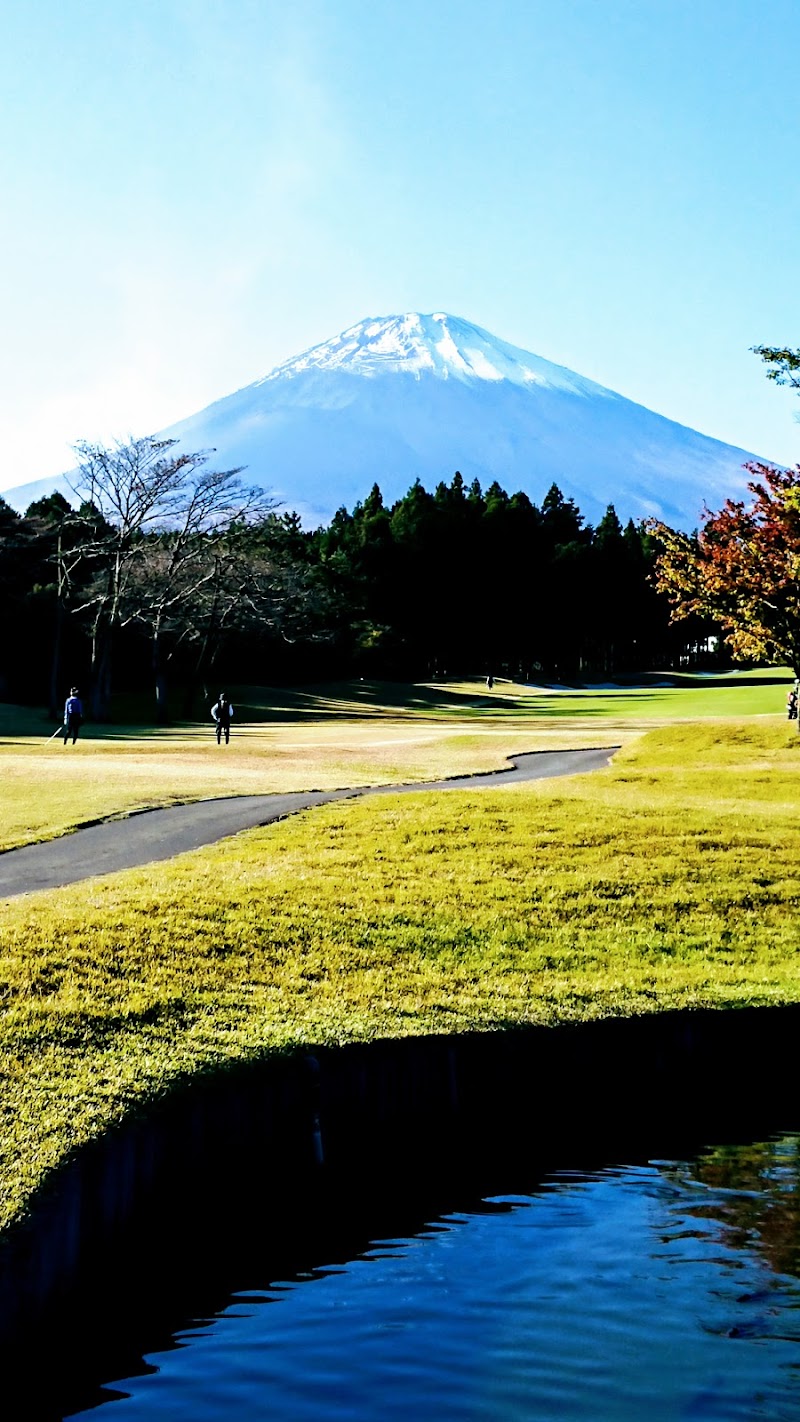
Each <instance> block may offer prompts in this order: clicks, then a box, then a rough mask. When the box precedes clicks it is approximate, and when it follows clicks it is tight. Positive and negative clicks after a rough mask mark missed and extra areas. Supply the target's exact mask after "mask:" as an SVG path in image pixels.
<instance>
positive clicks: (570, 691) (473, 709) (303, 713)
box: [0, 668, 792, 743]
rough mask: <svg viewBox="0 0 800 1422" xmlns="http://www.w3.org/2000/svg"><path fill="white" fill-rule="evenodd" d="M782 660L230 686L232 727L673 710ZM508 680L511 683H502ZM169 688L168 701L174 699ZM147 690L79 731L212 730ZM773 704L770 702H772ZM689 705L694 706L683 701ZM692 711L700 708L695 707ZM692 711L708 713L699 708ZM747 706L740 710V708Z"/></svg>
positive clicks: (774, 678) (3, 729)
mask: <svg viewBox="0 0 800 1422" xmlns="http://www.w3.org/2000/svg"><path fill="white" fill-rule="evenodd" d="M791 680H792V675H791V673H790V672H789V671H787V670H786V669H783V668H775V669H766V670H763V671H757V672H740V673H737V672H720V673H718V674H717V673H698V672H688V671H687V672H663V673H662V672H646V673H641V674H640V675H638V676H630V677H622V676H620V677H617V678H615V679H614V681H613V682H606V683H600V684H595V685H592V684H591V683H590V684H587V685H577V684H576V685H569V684H564V683H560V684H559V685H558V687H557V688H556V687H553V688H552V689H550V688H547V687H546V686H538V685H530V686H524V685H521V684H519V683H513V682H503V683H501V684H500V685H499V686H497V688H496V689H495V691H494V692H488V691H487V690H486V689H485V688H484V687H483V685H482V684H481V683H480V682H479V681H477V680H476V682H475V685H474V689H473V688H471V687H470V685H469V683H466V685H465V683H463V682H461V683H455V684H453V685H447V684H445V683H443V684H442V685H436V684H435V683H427V684H424V683H410V682H387V681H342V682H329V683H325V684H323V685H312V686H306V687H264V686H236V685H234V686H232V687H231V688H230V695H231V699H232V701H233V704H234V707H235V711H236V714H235V718H234V729H236V727H237V726H239V725H259V724H263V723H267V722H272V723H275V722H277V723H280V722H303V721H358V720H380V719H384V718H386V719H392V720H395V721H397V720H405V719H408V720H410V721H436V720H448V721H452V720H456V721H458V720H460V719H463V720H465V721H470V720H485V719H487V718H491V719H493V720H500V721H502V720H507V719H514V720H519V719H525V720H527V719H531V720H539V721H541V720H545V721H551V720H559V719H561V718H563V717H567V716H569V717H574V716H581V717H582V718H583V717H585V718H586V719H595V718H599V717H610V716H615V715H623V714H627V715H631V714H634V715H635V714H636V713H637V707H641V710H642V712H643V713H644V714H645V715H647V714H648V713H652V711H653V709H654V707H655V706H656V705H657V703H658V702H659V701H661V702H664V703H665V704H666V705H667V706H669V709H670V711H671V712H672V714H675V715H680V714H681V710H680V704H679V703H680V698H681V693H682V692H694V693H697V692H710V691H714V690H716V689H725V688H727V689H729V690H734V689H735V690H738V691H746V690H749V689H753V690H755V689H757V688H759V687H772V686H774V687H778V686H784V685H786V684H787V683H789V682H791ZM506 688H508V689H506ZM179 699H180V698H179V693H178V692H177V691H176V694H175V701H176V702H178V701H179ZM149 709H150V702H149V698H146V697H144V696H142V697H136V698H132V697H131V696H121V697H119V698H117V699H116V701H115V706H114V712H115V718H116V719H115V721H114V722H112V723H111V724H102V725H100V724H93V723H91V722H87V723H85V726H84V728H83V735H84V737H85V738H86V739H87V740H93V741H97V740H99V741H130V740H139V739H141V738H142V737H143V736H147V737H148V738H150V737H153V738H154V739H156V740H159V741H165V742H168V741H170V740H176V739H181V738H183V737H185V736H186V735H187V734H194V733H196V732H197V731H198V729H200V728H206V729H208V731H209V734H210V733H211V730H212V726H211V717H210V710H209V708H206V707H201V706H198V707H197V708H196V712H197V714H196V716H194V717H192V718H191V719H186V718H175V719H174V720H173V721H172V722H171V723H170V724H169V725H167V726H156V725H154V723H153V722H152V720H151V719H150V715H149V714H148V713H149ZM776 709H777V703H776ZM687 714H692V711H691V710H690V709H688V708H687ZM694 714H698V713H697V711H696V710H695V711H694ZM699 714H705V715H708V714H712V713H711V712H709V711H707V710H704V711H703V712H700V713H699ZM742 714H746V713H742ZM58 731H59V728H58V727H57V726H56V724H55V723H54V721H53V720H52V719H51V717H50V716H49V715H48V713H47V712H45V711H44V710H42V709H40V708H36V707H29V706H14V705H10V704H8V703H0V743H2V742H5V743H13V742H18V741H19V740H20V739H33V740H38V741H42V742H43V743H44V742H46V741H48V740H51V739H52V740H53V741H56V740H57V737H58Z"/></svg>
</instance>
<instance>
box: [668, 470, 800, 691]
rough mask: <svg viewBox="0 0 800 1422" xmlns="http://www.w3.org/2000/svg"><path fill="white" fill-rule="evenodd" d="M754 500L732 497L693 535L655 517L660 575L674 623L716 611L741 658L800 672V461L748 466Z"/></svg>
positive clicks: (798, 673) (729, 640)
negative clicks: (779, 664) (790, 466)
mask: <svg viewBox="0 0 800 1422" xmlns="http://www.w3.org/2000/svg"><path fill="white" fill-rule="evenodd" d="M745 467H746V468H747V469H748V470H749V472H750V473H751V474H752V475H753V476H754V477H753V479H752V481H751V482H750V483H749V484H748V488H749V490H750V492H751V494H752V496H753V497H752V500H751V501H750V502H749V503H745V502H744V501H743V500H742V501H734V500H733V499H728V500H727V501H726V503H725V504H724V506H723V507H722V508H721V509H720V511H719V512H718V513H711V512H708V511H707V512H706V514H705V516H704V519H703V527H702V529H701V530H700V533H699V534H697V535H694V536H691V537H690V536H689V535H688V534H685V533H679V532H676V530H675V529H672V528H668V527H667V525H666V524H662V523H653V524H652V525H651V527H652V531H653V533H654V534H655V536H656V538H657V539H658V540H659V541H660V543H661V545H662V550H663V551H662V552H661V554H660V556H659V558H658V560H657V563H656V570H655V578H656V585H657V587H658V589H659V591H660V592H663V593H665V594H666V596H667V597H668V598H669V600H670V602H671V604H672V614H671V618H672V621H673V622H677V621H680V620H681V619H682V618H684V617H689V616H690V615H691V614H692V613H700V614H702V615H705V616H710V617H713V618H714V620H715V621H716V622H718V623H719V625H720V626H721V627H722V628H723V631H724V633H725V640H726V642H727V643H728V646H729V647H730V649H731V651H732V653H733V655H734V658H736V660H738V661H769V662H788V664H789V665H790V666H791V667H792V669H793V671H794V674H795V676H797V677H800V466H798V468H797V469H795V470H785V469H776V468H773V467H772V466H771V465H769V464H748V465H746V466H745Z"/></svg>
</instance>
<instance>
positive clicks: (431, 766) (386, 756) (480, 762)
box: [0, 672, 788, 849]
mask: <svg viewBox="0 0 800 1422" xmlns="http://www.w3.org/2000/svg"><path fill="white" fill-rule="evenodd" d="M786 676H788V673H782V672H761V673H758V674H755V673H754V674H748V673H737V674H735V675H734V676H731V677H723V678H721V679H720V680H719V681H718V680H715V679H709V678H703V677H697V676H688V675H686V676H682V675H677V676H675V675H673V676H672V677H671V678H670V681H669V684H665V685H661V684H660V680H661V679H660V678H658V677H650V678H649V679H648V680H647V682H646V684H645V685H635V686H634V685H632V686H617V687H610V688H608V687H606V688H602V689H591V688H589V689H584V690H578V691H564V692H561V691H549V690H543V689H541V688H537V687H533V686H521V685H519V684H517V683H514V682H508V681H502V680H501V681H500V682H498V683H496V684H495V686H494V688H493V689H492V691H491V693H490V692H488V690H487V688H486V687H485V685H484V684H483V682H482V681H473V682H458V683H456V682H452V683H447V684H439V683H437V684H431V685H429V686H408V685H396V684H391V683H386V682H350V683H340V684H336V685H330V686H326V687H316V688H314V687H310V688H305V689H303V690H295V691H286V690H270V689H268V688H263V687H261V688H259V687H234V688H232V689H231V694H232V696H233V700H234V705H235V708H236V715H235V717H234V723H233V735H232V738H231V743H230V745H229V746H223V747H218V746H217V745H216V743H215V740H214V735H213V727H212V726H211V723H210V721H209V722H208V723H207V724H205V725H202V726H198V725H188V724H185V725H179V726H175V727H171V728H167V729H159V728H155V727H152V726H149V727H148V726H146V725H139V726H132V725H127V726H121V725H112V726H104V727H98V726H91V725H88V726H86V727H85V729H84V731H83V733H82V735H81V737H80V739H79V740H78V743H77V745H75V746H74V747H73V746H72V745H68V746H67V747H64V745H63V744H62V742H61V740H60V739H58V738H56V739H55V740H51V741H48V739H47V737H48V736H49V735H50V733H51V730H52V728H51V726H50V725H49V724H48V723H47V722H46V721H44V720H43V718H42V715H41V713H39V712H32V711H30V710H24V709H21V708H19V707H11V706H8V705H5V706H3V705H0V849H9V848H11V847H13V846H15V845H20V844H29V843H32V842H34V841H37V840H45V839H50V838H52V837H53V836H55V835H58V834H64V833H66V832H67V831H69V830H73V829H75V828H76V827H78V826H80V825H82V824H87V823H91V822H92V821H94V820H98V819H105V818H108V817H109V816H114V815H126V814H130V813H131V812H132V811H134V810H142V809H148V808H151V807H155V806H158V805H169V804H175V803H178V802H180V801H185V800H198V799H205V798H208V797H213V796H224V795H252V794H269V793H272V792H278V791H287V790H312V789H321V790H330V789H338V788H341V787H345V786H348V787H349V786H355V785H378V784H382V785H387V784H400V783H402V782H404V781H412V782H414V781H415V782H419V781H424V780H437V779H439V778H441V777H443V776H453V775H465V774H470V773H472V772H475V771H485V770H495V769H499V768H500V767H502V766H503V764H504V763H505V761H506V758H507V757H508V756H509V755H511V754H514V753H515V752H520V751H532V750H545V749H557V748H563V747H572V748H573V749H579V748H581V747H585V746H606V745H614V744H619V743H621V742H625V741H626V740H629V739H630V738H631V737H632V736H633V735H636V734H638V733H640V732H641V731H642V730H643V729H648V728H649V727H651V726H653V725H655V724H658V723H659V722H660V721H669V720H674V719H676V718H687V717H692V716H715V717H724V716H744V715H757V714H759V715H760V714H763V713H764V712H772V713H773V714H774V713H775V712H777V711H779V710H780V708H781V705H782V702H783V700H784V698H785V689H784V684H783V683H784V681H785V678H786ZM121 709H122V710H127V711H128V712H131V711H132V710H133V709H134V708H132V707H130V706H128V707H123V708H121Z"/></svg>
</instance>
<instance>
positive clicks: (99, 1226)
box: [0, 1004, 800, 1357]
mask: <svg viewBox="0 0 800 1422" xmlns="http://www.w3.org/2000/svg"><path fill="white" fill-rule="evenodd" d="M798 1028H800V1005H798V1004H790V1005H785V1006H776V1007H745V1008H741V1009H738V1010H729V1011H715V1010H713V1009H698V1010H694V1011H684V1012H666V1013H653V1014H649V1015H646V1016H641V1017H632V1018H609V1019H602V1020H597V1021H591V1022H585V1023H576V1024H568V1025H561V1026H556V1027H541V1026H538V1027H537V1026H533V1027H531V1026H529V1027H520V1028H513V1029H509V1030H508V1031H506V1032H492V1033H479V1032H475V1033H469V1034H464V1035H459V1036H428V1037H406V1038H396V1039H384V1040H379V1041H374V1042H364V1043H353V1044H349V1045H344V1046H341V1047H337V1048H333V1047H320V1048H315V1049H313V1050H312V1049H308V1050H305V1051H303V1052H297V1053H295V1054H293V1055H283V1056H280V1055H275V1056H272V1057H265V1058H262V1059H260V1060H258V1061H254V1062H250V1063H248V1064H245V1065H239V1066H237V1067H234V1068H229V1069H227V1070H226V1071H225V1072H224V1073H221V1074H214V1075H210V1074H209V1075H207V1076H205V1077H204V1078H201V1079H200V1080H194V1081H193V1082H189V1083H186V1084H182V1085H180V1086H178V1087H177V1088H176V1089H175V1090H174V1092H173V1093H172V1094H171V1095H170V1096H168V1097H167V1098H166V1099H164V1100H162V1101H160V1102H158V1103H155V1104H154V1105H153V1106H152V1108H151V1109H150V1110H149V1111H148V1112H145V1113H143V1114H142V1115H141V1116H140V1117H139V1118H137V1119H135V1120H130V1121H127V1122H125V1123H123V1124H122V1125H120V1126H119V1127H118V1128H117V1129H116V1130H114V1131H112V1132H109V1133H108V1134H106V1135H105V1136H104V1137H102V1138H101V1139H100V1140H98V1141H95V1142H92V1143H91V1144H90V1145H88V1146H86V1147H84V1148H82V1149H81V1150H80V1151H79V1152H78V1153H77V1154H76V1156H75V1157H74V1158H73V1159H72V1160H71V1161H70V1162H69V1163H68V1164H67V1165H65V1166H64V1167H63V1168H62V1169H61V1170H60V1171H59V1172H58V1173H57V1175H56V1176H55V1177H54V1179H53V1180H52V1181H51V1182H50V1184H49V1186H48V1188H47V1189H45V1190H43V1191H42V1192H41V1193H40V1196H39V1198H38V1200H36V1201H35V1202H34V1204H33V1207H32V1209H31V1212H30V1214H29V1216H28V1218H27V1219H26V1220H25V1221H24V1222H23V1223H21V1224H19V1225H17V1226H15V1227H12V1228H11V1229H9V1230H8V1231H7V1232H6V1237H5V1239H4V1240H0V1348H2V1349H3V1353H4V1355H5V1356H6V1357H11V1356H13V1355H14V1354H15V1353H16V1352H17V1351H18V1350H22V1351H23V1352H24V1350H25V1347H26V1343H27V1342H28V1341H29V1340H32V1339H35V1340H36V1350H37V1352H38V1350H39V1349H40V1348H41V1347H44V1346H46V1344H45V1343H44V1340H45V1339H46V1337H47V1334H48V1331H49V1330H51V1329H53V1328H57V1327H58V1326H59V1322H58V1321H59V1319H63V1318H64V1316H65V1315H66V1314H67V1313H68V1312H69V1309H70V1306H71V1302H72V1301H73V1300H74V1298H75V1297H77V1295H78V1293H79V1291H80V1288H81V1285H82V1282H85V1280H86V1278H87V1277H88V1275H89V1274H90V1273H91V1272H92V1270H95V1269H96V1268H97V1264H98V1261H108V1260H111V1259H114V1258H115V1257H116V1258H118V1259H120V1260H121V1259H122V1258H123V1257H124V1251H121V1245H122V1242H123V1240H124V1239H125V1238H126V1236H127V1235H128V1234H129V1233H130V1231H131V1230H133V1229H135V1230H136V1232H137V1237H138V1238H139V1239H140V1240H143V1241H147V1239H148V1238H152V1239H156V1238H157V1237H162V1238H163V1237H164V1235H163V1232H162V1233H161V1234H159V1230H158V1229H156V1228H152V1229H151V1228H150V1227H149V1226H150V1224H155V1223H156V1222H157V1221H158V1220H159V1217H160V1216H163V1217H164V1218H166V1217H167V1216H169V1217H171V1218H173V1219H175V1220H177V1219H179V1218H180V1216H181V1214H182V1213H184V1212H185V1213H186V1214H187V1215H189V1214H191V1216H192V1220H193V1222H194V1223H193V1225H192V1228H193V1229H194V1230H197V1229H198V1221H199V1220H202V1219H203V1216H204V1213H206V1212H208V1213H209V1214H210V1211H211V1205H210V1203H207V1202H212V1201H213V1209H214V1210H216V1211H220V1210H226V1209H227V1210H232V1211H236V1210H237V1209H238V1208H239V1204H240V1202H241V1200H242V1199H243V1198H244V1197H245V1196H247V1197H248V1199H249V1200H250V1202H251V1206H252V1201H253V1198H254V1194H255V1196H259V1195H260V1196H261V1197H262V1198H263V1202H264V1208H265V1209H268V1208H269V1200H270V1199H271V1198H272V1197H273V1196H274V1195H275V1194H276V1192H277V1191H280V1190H283V1191H284V1193H285V1195H286V1197H287V1198H288V1197H289V1196H290V1195H291V1193H292V1191H293V1190H295V1189H301V1188H304V1186H306V1185H307V1184H308V1183H309V1182H310V1181H313V1182H314V1188H315V1190H316V1191H317V1192H322V1193H324V1192H325V1190H326V1187H327V1184H328V1183H331V1182H333V1181H334V1180H338V1181H340V1182H341V1181H342V1180H344V1181H345V1182H347V1181H348V1180H350V1182H351V1183H352V1184H355V1183H356V1182H357V1183H358V1188H359V1189H361V1190H365V1191H367V1190H369V1189H370V1188H371V1187H372V1185H374V1184H376V1183H378V1187H379V1182H380V1181H381V1180H384V1181H385V1180H388V1179H390V1178H391V1179H392V1180H393V1181H394V1182H395V1184H398V1183H400V1184H401V1183H402V1180H403V1179H407V1180H408V1181H412V1180H413V1179H414V1177H415V1175H419V1173H420V1171H424V1172H427V1173H431V1174H432V1173H434V1172H435V1171H436V1170H437V1169H442V1168H443V1167H444V1164H445V1162H446V1163H447V1169H448V1170H449V1171H451V1172H455V1171H456V1170H458V1169H464V1170H468V1171H471V1172H472V1173H473V1174H474V1172H475V1169H476V1167H480V1164H481V1162H482V1161H486V1160H488V1159H490V1158H492V1155H493V1153H494V1152H495V1151H502V1152H503V1153H504V1155H506V1156H507V1155H508V1153H509V1149H511V1150H512V1151H514V1152H516V1154H517V1156H518V1157H519V1158H520V1159H524V1160H526V1161H527V1162H537V1163H541V1162H545V1161H549V1162H551V1163H557V1164H560V1165H561V1166H564V1165H569V1164H571V1163H572V1162H573V1160H574V1161H575V1163H585V1161H586V1159H587V1158H589V1157H590V1156H594V1158H596V1159H603V1160H606V1161H609V1160H612V1159H614V1158H615V1152H616V1151H618V1150H621V1151H626V1150H627V1151H628V1154H629V1155H630V1154H631V1153H632V1151H633V1149H634V1146H633V1144H632V1143H633V1142H634V1141H635V1149H636V1151H637V1152H639V1153H641V1152H644V1153H645V1154H646V1153H647V1151H648V1150H649V1151H650V1153H652V1154H661V1153H663V1152H664V1149H665V1144H664V1143H665V1142H667V1143H668V1142H669V1141H670V1140H671V1139H673V1138H674V1139H678V1138H680V1139H681V1140H686V1139H687V1138H692V1139H694V1140H696V1142H697V1145H698V1146H699V1145H701V1144H705V1143H708V1142H710V1141H712V1140H714V1139H717V1140H724V1139H737V1138H739V1133H740V1132H741V1131H742V1130H745V1131H746V1130H747V1122H748V1120H749V1119H750V1118H757V1119H758V1121H759V1125H760V1126H761V1127H762V1128H763V1121H764V1118H765V1111H766V1114H767V1116H770V1117H771V1118H773V1119H774V1128H775V1129H779V1128H785V1127H786V1125H787V1124H792V1123H793V1124H794V1126H795V1127H796V1125H797V1120H798V1115H797V1114H795V1115H794V1116H793V1117H792V1122H791V1123H789V1122H788V1116H787V1113H791V1112H793V1111H794V1112H795V1113H797V1100H796V1088H795V1087H794V1073H795V1068H796V1050H797V1041H798ZM637 1158H644V1156H641V1154H640V1157H637ZM162 1223H163V1221H162ZM276 1228H279V1225H278V1224H277V1222H276ZM200 1233H201V1234H202V1228H201V1229H200ZM197 1243H198V1247H199V1248H201V1249H202V1247H203V1240H202V1238H199V1239H198V1241H197ZM145 1247H146V1245H145Z"/></svg>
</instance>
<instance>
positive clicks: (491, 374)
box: [257, 311, 613, 398]
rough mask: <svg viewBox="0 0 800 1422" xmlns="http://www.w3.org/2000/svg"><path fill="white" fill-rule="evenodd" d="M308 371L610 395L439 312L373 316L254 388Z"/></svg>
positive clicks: (286, 363)
mask: <svg viewBox="0 0 800 1422" xmlns="http://www.w3.org/2000/svg"><path fill="white" fill-rule="evenodd" d="M310 371H331V372H333V371H335V372H338V373H341V374H351V375H360V376H366V377H367V378H370V377H377V376H381V375H387V374H406V375H414V376H416V378H417V379H419V378H420V377H421V376H422V375H423V374H430V375H436V376H438V377H439V378H440V379H442V380H461V381H467V382H471V381H474V380H488V381H501V380H507V381H510V382H511V383H512V384H513V385H521V386H527V387H531V386H537V385H538V386H542V387H546V388H549V389H554V390H563V391H569V392H570V393H571V394H574V395H589V394H592V395H602V396H604V397H606V398H613V396H612V392H611V391H609V390H605V389H604V388H603V387H602V386H600V385H595V384H594V382H593V381H591V380H586V379H585V378H584V377H583V376H580V375H576V374H575V372H574V371H571V370H567V369H565V367H563V366H559V365H554V364H553V363H552V362H551V361H547V360H543V359H542V358H541V356H536V355H533V353H532V352H530V351H524V350H520V348H519V347H518V346H512V345H510V344H509V343H508V342H507V341H501V340H498V338H497V337H496V336H493V335H491V333H490V332H489V331H484V330H483V329H482V328H481V327H480V326H474V325H472V323H471V322H469V321H464V320H462V319H461V318H460V317H458V316H448V315H447V314H446V313H444V312H441V311H438V312H434V313H432V314H430V315H422V314H421V313H420V312H417V311H412V312H408V313H406V314H405V315H400V316H383V317H368V318H367V320H365V321H359V322H358V324H357V325H355V326H350V327H348V329H347V330H346V331H342V333H341V335H339V336H334V337H333V339H332V340H330V341H324V342H323V343H322V345H319V346H313V347H312V348H311V349H310V350H307V351H304V352H303V354H302V355H299V356H295V357H294V358H293V359H292V360H289V361H286V362H285V363H284V364H283V365H279V366H277V367H276V368H275V370H272V371H270V373H269V375H267V376H265V378H264V379H263V380H261V381H258V382H257V383H258V384H259V385H266V384H268V383H269V382H271V381H278V380H285V379H287V377H288V378H290V379H291V378H292V377H293V376H297V375H301V374H306V373H308V372H310Z"/></svg>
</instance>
